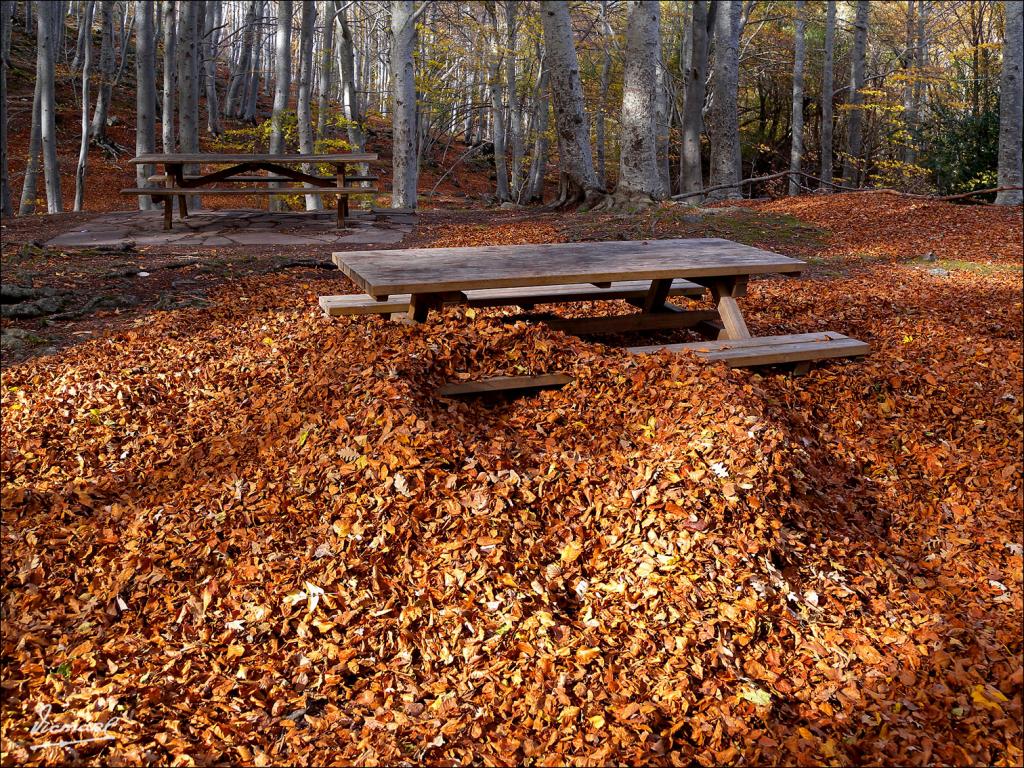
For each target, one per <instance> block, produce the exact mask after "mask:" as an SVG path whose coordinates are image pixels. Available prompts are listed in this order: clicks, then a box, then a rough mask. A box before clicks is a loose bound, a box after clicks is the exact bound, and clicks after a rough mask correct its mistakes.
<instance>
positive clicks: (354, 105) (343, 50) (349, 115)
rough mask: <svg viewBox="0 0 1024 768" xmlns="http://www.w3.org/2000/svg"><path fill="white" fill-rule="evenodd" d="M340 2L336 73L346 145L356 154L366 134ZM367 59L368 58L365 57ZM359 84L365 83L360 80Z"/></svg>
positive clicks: (351, 47)
mask: <svg viewBox="0 0 1024 768" xmlns="http://www.w3.org/2000/svg"><path fill="white" fill-rule="evenodd" d="M341 1H342V0H335V8H336V9H337V10H338V16H337V20H338V31H339V32H340V34H339V35H338V71H339V72H340V74H341V89H342V94H343V96H342V105H343V110H344V116H345V120H346V121H347V122H346V124H345V130H346V132H347V133H348V143H349V144H351V145H352V148H353V149H354V150H355V151H356V152H362V151H363V149H364V148H365V146H366V134H365V133H364V132H363V111H362V102H361V101H360V98H359V88H358V87H357V85H356V72H357V71H358V70H357V69H356V62H355V44H354V41H353V39H352V30H351V28H350V27H349V25H348V7H347V6H344V5H341ZM366 58H369V57H366ZM361 82H364V83H365V82H366V80H365V79H362V80H361Z"/></svg>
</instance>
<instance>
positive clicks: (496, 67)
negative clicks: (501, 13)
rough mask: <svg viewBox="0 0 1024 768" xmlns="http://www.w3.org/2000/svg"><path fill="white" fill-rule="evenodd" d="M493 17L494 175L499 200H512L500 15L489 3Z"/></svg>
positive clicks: (490, 71)
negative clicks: (502, 102)
mask: <svg viewBox="0 0 1024 768" xmlns="http://www.w3.org/2000/svg"><path fill="white" fill-rule="evenodd" d="M488 14H489V15H490V17H491V28H492V33H493V37H492V38H491V51H490V54H491V55H490V59H489V61H488V64H487V85H488V88H489V90H490V94H491V115H492V117H491V142H492V143H493V144H494V175H495V178H496V187H497V192H496V194H497V197H498V201H499V202H506V201H508V200H511V199H512V197H511V195H510V194H509V189H508V164H507V160H506V158H505V115H504V110H503V109H502V104H501V38H500V35H499V30H498V17H497V16H496V15H495V10H494V6H493V5H488Z"/></svg>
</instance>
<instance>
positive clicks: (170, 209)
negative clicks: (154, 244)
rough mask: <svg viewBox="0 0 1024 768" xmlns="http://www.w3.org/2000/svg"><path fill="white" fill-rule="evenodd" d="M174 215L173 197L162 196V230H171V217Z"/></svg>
mask: <svg viewBox="0 0 1024 768" xmlns="http://www.w3.org/2000/svg"><path fill="white" fill-rule="evenodd" d="M173 213H174V197H173V196H171V195H164V229H170V228H171V215H172V214H173Z"/></svg>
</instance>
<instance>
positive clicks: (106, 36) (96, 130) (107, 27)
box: [89, 0, 114, 142]
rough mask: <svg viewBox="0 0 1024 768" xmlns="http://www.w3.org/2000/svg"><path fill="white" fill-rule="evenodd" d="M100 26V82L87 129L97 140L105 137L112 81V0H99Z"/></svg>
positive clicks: (94, 139)
mask: <svg viewBox="0 0 1024 768" xmlns="http://www.w3.org/2000/svg"><path fill="white" fill-rule="evenodd" d="M100 26H101V28H102V38H101V39H102V44H101V47H100V68H99V72H100V84H99V87H98V88H97V89H96V110H95V111H94V112H93V115H92V128H91V129H90V131H89V133H90V135H91V136H92V139H93V141H97V142H100V141H104V140H105V139H106V138H107V114H108V113H109V111H110V95H111V91H112V89H113V82H114V0H101V2H100Z"/></svg>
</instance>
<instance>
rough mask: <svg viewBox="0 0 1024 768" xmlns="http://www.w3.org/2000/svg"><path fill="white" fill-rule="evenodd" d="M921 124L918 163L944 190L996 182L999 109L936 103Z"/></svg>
mask: <svg viewBox="0 0 1024 768" xmlns="http://www.w3.org/2000/svg"><path fill="white" fill-rule="evenodd" d="M933 110H934V118H933V119H932V120H930V121H929V123H928V124H927V125H926V126H925V127H924V130H923V141H922V142H921V146H922V147H923V149H924V151H923V152H922V155H921V158H920V160H919V162H920V164H921V165H922V166H924V167H925V168H927V169H929V170H930V171H931V173H932V175H933V177H934V180H935V184H936V186H937V187H938V189H939V190H940V191H941V192H942V193H944V194H956V193H959V192H971V191H973V190H976V189H987V188H991V187H994V186H996V184H995V181H996V170H997V168H998V166H999V111H998V109H996V108H995V107H994V106H992V105H989V106H986V107H985V108H984V109H983V110H981V111H980V112H979V113H978V114H977V115H975V114H972V113H971V112H970V111H966V110H959V109H956V108H955V107H946V106H943V105H936V106H935V107H933Z"/></svg>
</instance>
